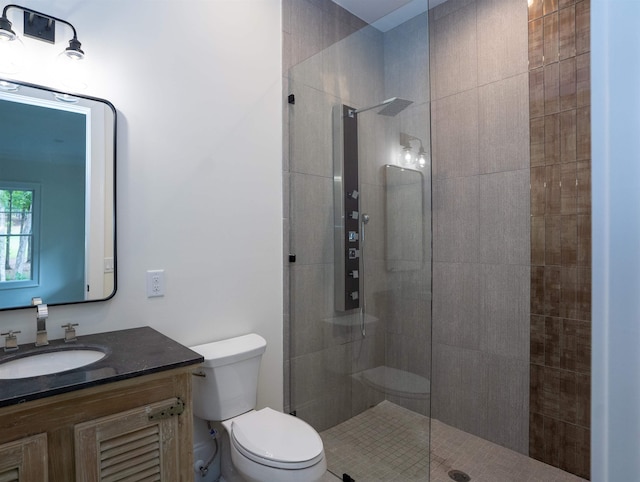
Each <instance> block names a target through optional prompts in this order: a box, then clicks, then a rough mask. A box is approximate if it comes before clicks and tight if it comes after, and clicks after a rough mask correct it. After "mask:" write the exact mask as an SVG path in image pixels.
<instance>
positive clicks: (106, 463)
mask: <svg viewBox="0 0 640 482" xmlns="http://www.w3.org/2000/svg"><path fill="white" fill-rule="evenodd" d="M192 370H193V367H192V366H190V367H184V368H178V369H173V370H168V371H165V372H160V373H155V374H152V375H145V376H141V377H136V378H132V379H129V380H123V381H118V382H113V383H109V384H105V385H100V386H96V387H91V388H85V389H82V390H77V391H74V392H70V393H65V394H61V395H55V396H51V397H47V398H43V399H40V400H34V401H31V402H26V403H21V404H16V405H11V406H8V407H4V408H1V409H0V479H1V478H2V476H3V475H4V473H3V470H4V472H6V473H11V472H10V471H11V470H13V469H12V467H18V466H20V467H24V466H26V465H29V463H30V462H28V461H27V462H25V461H24V460H25V459H24V457H25V456H26V457H30V459H28V460H35V461H37V463H38V464H40V466H39V468H38V469H37V470H35V469H34V470H31V472H28V471H25V470H24V469H19V470H17V472H16V473H19V474H20V477H19V478H16V479H11V478H8V479H7V480H16V481H20V482H46V481H49V482H70V481H78V482H80V481H81V482H94V481H95V482H98V481H103V480H111V478H113V479H114V480H120V479H121V478H122V477H124V476H126V475H127V474H129V473H130V472H140V471H146V472H147V473H148V474H149V475H152V474H156V475H155V477H156V478H155V479H154V480H161V481H167V482H178V481H179V482H182V481H184V482H187V481H192V480H193V419H192V416H193V415H192V402H191V377H192V375H191V371H192ZM38 450H39V452H38ZM20 454H22V457H23V459H20V457H21V455H20ZM24 454H27V455H24ZM13 460H15V463H14V462H13ZM5 462H6V463H5ZM19 464H22V465H19ZM35 466H36V465H33V466H32V467H31V469H33V467H35ZM2 480H4V479H2ZM136 480H138V479H137V478H136ZM145 480H146V479H145Z"/></svg>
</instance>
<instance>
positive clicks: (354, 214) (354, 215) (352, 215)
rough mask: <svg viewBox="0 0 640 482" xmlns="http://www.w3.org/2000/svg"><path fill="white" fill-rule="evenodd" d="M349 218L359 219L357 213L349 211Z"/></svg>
mask: <svg viewBox="0 0 640 482" xmlns="http://www.w3.org/2000/svg"><path fill="white" fill-rule="evenodd" d="M349 217H350V218H351V219H360V213H359V212H358V211H351V215H350V216H349Z"/></svg>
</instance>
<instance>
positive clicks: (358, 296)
mask: <svg viewBox="0 0 640 482" xmlns="http://www.w3.org/2000/svg"><path fill="white" fill-rule="evenodd" d="M349 296H351V299H352V300H357V299H358V298H360V294H359V293H358V292H357V291H352V292H351V293H349Z"/></svg>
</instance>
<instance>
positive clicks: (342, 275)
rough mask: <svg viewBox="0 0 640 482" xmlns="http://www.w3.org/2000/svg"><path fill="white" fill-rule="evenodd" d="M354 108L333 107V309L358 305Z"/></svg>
mask: <svg viewBox="0 0 640 482" xmlns="http://www.w3.org/2000/svg"><path fill="white" fill-rule="evenodd" d="M351 112H353V108H352V107H349V106H346V105H342V104H341V105H336V106H334V107H333V197H334V202H333V206H334V214H333V219H334V229H333V233H334V271H335V282H334V287H335V309H336V311H349V310H354V309H357V308H359V307H360V300H361V299H362V298H363V296H364V295H363V294H362V293H361V289H360V276H359V273H360V271H361V270H360V260H361V258H360V236H359V232H360V226H359V224H360V215H359V213H360V196H359V191H360V187H359V185H358V182H359V181H358V123H357V119H356V116H352V115H350V113H351Z"/></svg>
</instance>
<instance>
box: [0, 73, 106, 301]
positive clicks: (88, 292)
mask: <svg viewBox="0 0 640 482" xmlns="http://www.w3.org/2000/svg"><path fill="white" fill-rule="evenodd" d="M115 135H116V111H115V108H114V107H113V105H112V104H111V103H110V102H108V101H106V100H102V99H97V98H92V97H85V96H76V95H73V96H71V95H68V94H64V93H62V92H56V91H53V90H50V89H47V88H44V87H40V86H36V85H29V84H24V83H16V82H13V81H4V80H0V310H7V309H15V308H24V307H28V306H30V305H31V299H32V298H34V297H38V298H41V299H42V301H43V302H44V303H47V304H49V305H60V304H69V303H81V302H87V301H99V300H105V299H108V298H111V297H112V296H113V295H114V294H115V291H116V242H115V235H116V224H115V178H114V176H115V153H116V141H115Z"/></svg>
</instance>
